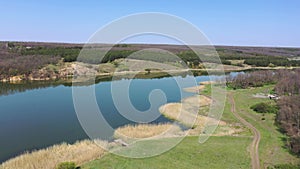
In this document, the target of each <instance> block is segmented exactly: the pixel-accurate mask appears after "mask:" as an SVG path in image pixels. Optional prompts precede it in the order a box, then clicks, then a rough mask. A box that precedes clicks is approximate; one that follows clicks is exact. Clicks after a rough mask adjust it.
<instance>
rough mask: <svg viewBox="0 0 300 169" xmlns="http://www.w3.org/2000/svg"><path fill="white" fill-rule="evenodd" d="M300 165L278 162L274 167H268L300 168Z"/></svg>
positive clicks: (276, 168) (282, 168)
mask: <svg viewBox="0 0 300 169" xmlns="http://www.w3.org/2000/svg"><path fill="white" fill-rule="evenodd" d="M299 168H300V165H293V164H278V165H275V166H272V167H268V169H299Z"/></svg>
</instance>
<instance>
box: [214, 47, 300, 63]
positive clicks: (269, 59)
mask: <svg viewBox="0 0 300 169" xmlns="http://www.w3.org/2000/svg"><path fill="white" fill-rule="evenodd" d="M217 51H218V54H219V56H220V58H221V60H222V61H228V60H244V64H248V65H253V66H259V67H267V66H270V67H272V66H300V61H299V60H289V59H288V58H287V57H283V56H271V55H261V54H257V53H243V52H242V51H235V52H234V51H230V52H229V51H227V52H226V50H220V49H218V50H217ZM224 64H230V62H224Z"/></svg>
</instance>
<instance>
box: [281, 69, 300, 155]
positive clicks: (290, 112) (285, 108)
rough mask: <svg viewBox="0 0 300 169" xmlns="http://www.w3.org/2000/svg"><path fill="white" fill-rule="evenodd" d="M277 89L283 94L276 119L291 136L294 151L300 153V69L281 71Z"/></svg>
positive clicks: (290, 144) (290, 141)
mask: <svg viewBox="0 0 300 169" xmlns="http://www.w3.org/2000/svg"><path fill="white" fill-rule="evenodd" d="M280 73H281V74H282V75H281V78H280V79H279V81H278V83H277V84H276V87H275V91H276V93H278V94H280V95H281V98H280V99H279V100H278V102H277V103H278V106H279V111H278V114H277V116H276V121H277V123H278V124H279V125H280V127H281V129H282V130H283V132H285V133H286V134H287V135H288V136H289V137H290V140H289V146H290V148H291V150H292V152H294V153H296V154H298V155H300V95H299V94H300V80H299V79H300V70H299V69H297V70H295V71H290V72H287V71H281V72H280Z"/></svg>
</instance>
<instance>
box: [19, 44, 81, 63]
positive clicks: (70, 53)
mask: <svg viewBox="0 0 300 169" xmlns="http://www.w3.org/2000/svg"><path fill="white" fill-rule="evenodd" d="M80 50H81V47H66V48H64V47H42V46H40V47H34V48H30V49H26V48H22V49H21V51H20V53H21V55H42V56H57V57H61V58H64V61H65V62H74V61H76V60H77V57H78V55H79V53H80Z"/></svg>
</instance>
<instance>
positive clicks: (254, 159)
mask: <svg viewBox="0 0 300 169" xmlns="http://www.w3.org/2000/svg"><path fill="white" fill-rule="evenodd" d="M229 100H230V102H231V112H232V113H233V115H234V116H235V117H236V118H237V119H239V120H240V121H241V122H242V123H243V124H244V125H245V126H247V127H248V128H249V129H251V131H252V133H253V134H254V135H253V141H252V143H251V146H250V155H251V164H252V168H253V169H259V168H260V164H259V154H258V146H259V142H260V133H259V131H258V130H257V129H256V128H255V127H254V126H253V125H252V124H250V123H248V122H247V121H246V120H245V119H243V118H242V117H241V116H240V115H239V114H238V113H237V112H236V109H235V101H234V98H233V95H232V93H230V94H229Z"/></svg>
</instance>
